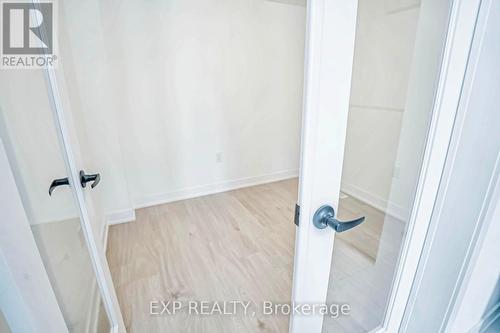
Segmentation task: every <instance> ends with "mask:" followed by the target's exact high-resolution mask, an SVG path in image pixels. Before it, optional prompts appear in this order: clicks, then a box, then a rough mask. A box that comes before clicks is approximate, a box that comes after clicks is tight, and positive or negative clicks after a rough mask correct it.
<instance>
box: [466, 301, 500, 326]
mask: <svg viewBox="0 0 500 333" xmlns="http://www.w3.org/2000/svg"><path fill="white" fill-rule="evenodd" d="M499 318H500V301H499V302H498V303H497V304H495V305H494V306H493V307H492V308H491V310H490V311H488V312H487V313H486V314H485V315H484V316H483V318H481V320H480V321H479V322H478V323H477V324H476V325H474V327H472V328H471V329H470V330H469V331H468V332H467V333H482V332H485V331H486V330H487V329H488V328H489V327H490V326H491V325H492V324H493V323H494V322H495V321H496V320H497V319H499Z"/></svg>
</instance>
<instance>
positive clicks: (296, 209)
mask: <svg viewBox="0 0 500 333" xmlns="http://www.w3.org/2000/svg"><path fill="white" fill-rule="evenodd" d="M299 218H300V206H299V205H297V204H295V218H294V219H293V222H294V223H295V225H296V226H297V227H298V226H299Z"/></svg>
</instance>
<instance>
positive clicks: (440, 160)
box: [377, 0, 480, 332]
mask: <svg viewBox="0 0 500 333" xmlns="http://www.w3.org/2000/svg"><path fill="white" fill-rule="evenodd" d="M479 3H480V0H474V1H466V0H455V1H454V2H453V7H452V12H451V15H450V23H449V29H448V35H447V38H446V44H445V51H444V56H443V61H442V66H441V73H440V78H439V83H438V90H437V95H436V99H435V103H434V113H433V116H432V120H431V125H430V129H429V135H428V141H427V145H426V150H425V154H424V160H423V165H422V170H421V175H420V179H419V183H418V186H417V192H416V196H415V202H414V206H413V210H412V213H411V216H410V222H409V228H408V237H407V238H406V239H405V241H404V244H403V248H402V254H401V258H400V261H399V264H398V269H397V273H396V278H395V281H394V286H393V291H392V293H391V298H390V301H389V307H388V311H387V314H386V318H385V320H384V325H383V327H382V328H381V329H379V330H377V332H397V331H399V329H400V326H401V323H402V320H403V316H404V313H405V310H406V305H407V303H408V301H409V300H410V292H411V290H412V286H413V281H414V278H415V274H416V271H417V266H418V263H419V259H420V255H421V253H422V249H423V246H424V242H425V238H426V233H427V230H428V227H429V223H430V220H431V215H432V212H433V209H434V203H435V200H436V197H437V193H438V189H439V185H440V181H441V177H442V172H443V170H444V164H445V160H446V156H447V151H448V147H449V144H450V140H451V134H452V130H453V125H454V121H455V116H456V113H457V109H458V104H459V101H460V95H461V89H462V84H463V80H464V76H465V70H466V67H467V63H468V56H469V51H470V47H471V43H472V37H473V34H474V27H475V22H476V18H477V13H478V9H479Z"/></svg>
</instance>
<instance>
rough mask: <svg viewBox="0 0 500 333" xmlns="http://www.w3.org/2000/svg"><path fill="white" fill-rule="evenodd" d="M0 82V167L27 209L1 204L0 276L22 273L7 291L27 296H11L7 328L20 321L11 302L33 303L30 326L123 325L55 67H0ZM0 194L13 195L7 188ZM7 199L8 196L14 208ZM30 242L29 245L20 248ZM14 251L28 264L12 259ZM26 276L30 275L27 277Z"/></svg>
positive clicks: (85, 328) (83, 328)
mask: <svg viewBox="0 0 500 333" xmlns="http://www.w3.org/2000/svg"><path fill="white" fill-rule="evenodd" d="M0 87H1V89H0V91H1V93H0V94H1V97H0V135H1V140H0V143H1V144H2V146H4V147H5V151H6V155H7V158H8V163H9V164H10V169H11V170H5V173H6V174H7V175H8V174H10V173H11V172H12V174H13V176H14V177H13V178H14V179H15V186H16V187H17V193H15V192H12V191H11V193H15V194H16V195H19V197H20V199H21V200H20V201H21V204H19V206H20V207H21V208H22V209H23V210H24V212H22V213H19V210H17V211H16V215H13V214H10V213H9V211H5V212H4V211H2V219H1V220H2V221H1V222H2V225H1V227H2V230H4V231H6V232H3V233H2V237H1V238H0V241H1V245H2V248H1V250H2V251H1V253H0V254H1V255H2V256H1V257H3V260H2V262H1V264H2V271H1V273H2V276H1V279H2V281H5V279H4V278H6V277H9V276H14V277H15V276H22V277H24V279H22V278H20V279H11V280H12V283H15V284H18V285H17V290H21V293H20V294H22V295H20V296H19V295H17V296H16V295H14V294H12V293H13V292H14V291H15V290H16V289H9V290H10V292H11V294H12V299H17V300H19V302H18V303H24V304H25V306H21V305H19V306H13V304H10V305H11V306H8V307H5V309H7V310H9V312H8V313H3V316H4V317H6V319H7V322H8V323H9V324H10V326H11V328H12V327H18V326H16V325H17V324H18V323H19V322H20V321H16V319H19V318H21V317H19V316H20V315H21V314H20V313H18V314H16V313H15V312H14V313H12V311H10V310H12V309H17V310H19V309H27V310H26V311H31V314H32V316H30V314H29V313H26V314H25V315H26V316H25V317H26V318H32V319H33V322H31V323H28V324H29V325H28V324H26V325H25V326H26V327H31V331H33V332H38V331H44V329H45V330H46V329H47V328H48V327H52V328H51V329H50V330H51V331H64V330H62V327H65V328H66V329H67V331H69V332H110V331H111V332H118V331H120V332H124V331H125V328H124V324H123V319H122V316H121V313H120V309H119V306H118V302H117V298H116V295H115V291H114V289H113V284H112V281H111V275H110V272H109V268H108V265H107V262H106V258H105V256H104V250H103V245H102V242H101V239H100V237H99V238H97V237H96V234H98V235H99V233H96V232H95V228H94V226H95V223H91V219H90V217H89V212H88V206H89V205H90V204H91V203H90V201H89V200H87V201H86V200H85V198H84V193H83V191H82V182H81V175H80V170H82V167H81V166H80V165H78V164H77V163H76V162H75V161H76V160H80V159H79V158H78V154H76V152H75V148H78V143H77V141H76V140H75V139H73V140H72V138H71V135H70V134H71V131H70V128H69V127H68V126H67V124H66V121H65V119H64V117H63V115H64V112H63V110H62V102H61V100H60V96H59V90H58V87H57V81H56V74H55V72H54V71H53V70H46V71H45V70H40V69H36V70H9V71H4V72H2V75H1V76H0ZM3 166H5V163H4V164H3V165H2V167H3ZM2 173H3V172H2ZM88 188H90V186H87V187H86V189H88ZM13 195H14V194H13ZM3 199H9V200H12V202H16V201H14V200H13V197H12V195H11V196H9V197H7V196H2V201H3ZM9 202H10V201H8V202H7V203H5V204H6V205H9V207H10V208H13V207H11V204H9ZM17 202H19V200H17ZM2 207H3V205H2ZM4 213H5V214H7V215H5V216H6V217H5V216H4ZM23 225H25V228H24V229H23V228H21V227H22V226H23ZM14 226H15V227H16V228H17V229H15V228H14ZM13 230H18V231H16V232H13ZM19 230H21V231H23V232H20V231H19ZM12 235H14V236H15V242H14V241H13V239H12ZM4 236H5V237H4ZM33 241H34V242H33ZM26 244H28V245H29V244H31V245H33V244H36V246H29V247H28V246H25V245H26ZM27 250H30V251H31V252H30V253H24V252H25V251H27ZM33 251H37V253H36V254H34V253H32V252H33ZM20 258H21V259H20ZM37 258H38V261H39V262H38V263H37V262H36V259H37ZM11 259H12V260H11ZM14 259H15V260H17V261H18V262H29V263H30V265H19V264H16V262H15V260H14ZM40 267H43V268H44V272H43V269H42V270H40V269H39V268H40ZM30 278H31V279H34V280H33V281H32V282H30ZM24 280H26V281H24ZM46 282H49V283H50V287H49V288H50V290H47V287H48V286H49V284H47V283H46ZM40 288H41V289H42V290H39V289H40ZM9 290H7V291H9ZM29 291H31V292H33V298H34V300H38V301H39V304H36V306H37V307H39V308H43V311H39V312H36V310H33V309H32V308H33V307H32V306H30V305H29V303H30V302H31V301H33V299H31V298H27V295H28V294H27V293H28V292H29ZM3 294H4V293H3ZM40 295H46V297H44V298H42V297H41V296H40ZM18 296H19V297H18ZM5 300H6V301H7V300H8V299H5ZM2 308H3V307H2ZM38 313H46V314H49V315H48V316H50V318H45V321H43V318H41V319H40V315H38ZM22 318H24V317H22ZM35 319H36V320H35ZM61 320H63V321H61ZM12 323H14V324H15V325H14V324H12ZM54 327H58V328H57V329H55V330H54ZM26 331H27V332H29V331H30V330H28V329H27V330H26Z"/></svg>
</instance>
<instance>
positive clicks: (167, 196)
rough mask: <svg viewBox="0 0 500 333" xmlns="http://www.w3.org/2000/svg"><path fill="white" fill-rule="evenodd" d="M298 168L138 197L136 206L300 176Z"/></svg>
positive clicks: (156, 203) (143, 206)
mask: <svg viewBox="0 0 500 333" xmlns="http://www.w3.org/2000/svg"><path fill="white" fill-rule="evenodd" d="M298 175H299V171H298V170H286V171H280V172H276V173H272V174H267V175H261V176H255V177H247V178H240V179H236V180H228V181H223V182H219V183H213V184H207V185H202V186H195V187H188V188H184V189H180V190H177V191H172V192H166V193H158V194H155V195H148V196H144V197H140V198H136V199H135V200H134V201H135V205H134V207H135V208H136V209H138V208H145V207H151V206H156V205H161V204H165V203H169V202H174V201H179V200H185V199H191V198H196V197H201V196H204V195H209V194H215V193H220V192H226V191H231V190H236V189H239V188H243V187H250V186H255V185H261V184H266V183H272V182H276V181H280V180H285V179H290V178H295V177H298Z"/></svg>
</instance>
